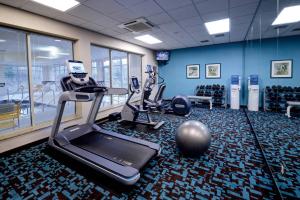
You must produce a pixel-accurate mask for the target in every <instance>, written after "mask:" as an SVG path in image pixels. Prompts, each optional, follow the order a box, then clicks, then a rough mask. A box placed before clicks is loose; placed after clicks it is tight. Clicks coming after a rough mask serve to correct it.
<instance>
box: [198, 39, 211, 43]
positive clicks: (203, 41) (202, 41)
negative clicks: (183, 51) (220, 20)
mask: <svg viewBox="0 0 300 200" xmlns="http://www.w3.org/2000/svg"><path fill="white" fill-rule="evenodd" d="M200 42H201V43H207V42H209V40H201V41H200Z"/></svg>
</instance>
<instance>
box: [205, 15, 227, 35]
mask: <svg viewBox="0 0 300 200" xmlns="http://www.w3.org/2000/svg"><path fill="white" fill-rule="evenodd" d="M205 26H206V29H207V31H208V33H209V34H210V35H215V34H219V33H227V32H229V31H230V20H229V18H226V19H221V20H217V21H212V22H206V23H205Z"/></svg>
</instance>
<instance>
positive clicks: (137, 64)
mask: <svg viewBox="0 0 300 200" xmlns="http://www.w3.org/2000/svg"><path fill="white" fill-rule="evenodd" d="M128 57H129V77H132V76H135V77H137V78H138V80H139V82H140V84H141V83H142V68H141V66H142V56H140V55H137V54H132V53H130V54H129V56H128Z"/></svg>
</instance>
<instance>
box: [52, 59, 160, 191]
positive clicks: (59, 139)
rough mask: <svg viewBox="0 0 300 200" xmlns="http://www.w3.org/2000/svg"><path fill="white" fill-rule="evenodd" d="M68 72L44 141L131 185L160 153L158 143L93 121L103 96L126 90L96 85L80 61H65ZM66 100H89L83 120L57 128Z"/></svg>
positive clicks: (125, 91) (124, 92) (62, 83)
mask: <svg viewBox="0 0 300 200" xmlns="http://www.w3.org/2000/svg"><path fill="white" fill-rule="evenodd" d="M68 71H69V76H67V77H64V78H62V80H61V86H62V89H63V93H62V95H61V96H60V98H59V101H58V107H57V113H56V117H55V120H54V124H53V127H52V131H51V135H50V137H49V140H48V144H49V145H50V146H51V147H53V148H55V149H56V150H58V151H60V152H62V153H64V154H66V155H67V156H70V157H72V158H74V159H76V160H78V161H80V162H82V163H84V164H86V165H88V166H90V167H92V168H94V169H96V170H97V171H99V172H101V173H103V174H105V175H107V176H109V177H111V178H113V179H115V180H117V181H119V182H121V183H123V184H125V185H133V184H134V183H136V182H137V181H138V180H139V178H140V170H141V168H143V167H144V166H145V165H146V164H147V163H148V161H149V160H150V159H152V158H153V157H155V156H158V155H159V154H160V151H161V148H160V145H159V144H156V143H152V142H148V141H145V140H141V139H138V138H133V137H129V136H126V135H123V134H119V133H116V132H113V131H109V130H105V129H102V128H101V127H99V126H98V125H96V124H95V123H94V122H95V119H96V116H97V114H98V111H99V107H100V105H101V102H102V99H103V97H104V95H112V94H126V93H127V90H126V89H123V88H115V89H113V88H107V87H102V86H99V85H97V83H96V82H95V80H94V79H93V78H91V77H89V76H88V74H87V73H86V72H85V69H84V66H83V63H82V62H81V61H74V60H69V61H68ZM67 101H75V102H89V101H93V103H92V106H91V108H90V111H89V115H88V118H87V121H86V123H84V124H80V125H76V126H71V127H68V128H66V129H64V130H62V131H59V127H60V124H61V119H62V115H63V112H64V108H65V104H66V102H67Z"/></svg>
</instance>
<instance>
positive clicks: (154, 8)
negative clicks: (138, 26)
mask: <svg viewBox="0 0 300 200" xmlns="http://www.w3.org/2000/svg"><path fill="white" fill-rule="evenodd" d="M128 9H129V10H131V11H132V12H135V13H136V14H138V15H139V16H141V17H148V16H152V15H155V14H159V13H162V12H163V10H162V9H161V8H160V7H159V6H158V5H157V4H156V3H155V2H154V1H152V0H146V1H143V2H142V3H139V4H135V5H132V6H130V7H128Z"/></svg>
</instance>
